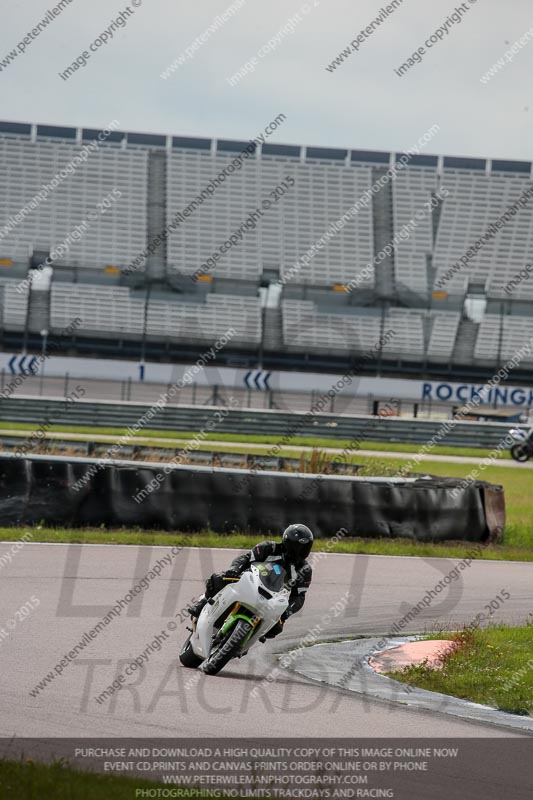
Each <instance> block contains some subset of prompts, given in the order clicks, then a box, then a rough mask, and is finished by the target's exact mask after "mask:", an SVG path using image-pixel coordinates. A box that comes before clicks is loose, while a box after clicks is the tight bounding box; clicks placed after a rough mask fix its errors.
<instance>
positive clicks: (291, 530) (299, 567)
mask: <svg viewBox="0 0 533 800" xmlns="http://www.w3.org/2000/svg"><path fill="white" fill-rule="evenodd" d="M312 547H313V533H312V531H311V530H310V528H308V527H307V526H306V525H302V524H301V523H299V522H297V523H295V524H293V525H289V527H288V528H286V530H285V531H284V532H283V536H282V539H281V542H271V541H265V542H259V544H256V545H255V547H254V548H252V550H250V551H249V552H248V553H243V555H241V556H237V558H234V559H233V561H232V562H231V567H230V568H229V569H228V570H226V571H225V572H221V573H216V572H214V573H213V574H212V575H211V576H210V577H209V578H208V579H207V581H206V584H205V594H204V595H202V596H201V597H200V598H199V599H198V600H197V601H196V603H194V604H192V605H191V606H189V608H188V611H189V613H190V615H191V617H193V618H196V619H198V617H199V616H200V613H201V611H202V609H203V608H204V606H205V605H206V603H207V602H208V600H210V599H211V598H212V597H214V596H215V595H216V594H218V592H219V591H220V590H221V589H223V588H224V586H227V585H228V583H229V582H232V581H238V580H239V578H240V576H241V575H242V573H243V572H245V571H246V570H247V569H249V568H250V565H251V563H252V562H254V561H258V562H263V561H270V562H277V563H278V564H279V565H280V566H282V567H283V568H284V569H285V570H286V571H287V574H288V575H289V586H290V587H291V594H290V598H289V606H288V608H287V610H286V611H285V612H284V613H283V614H282V616H281V617H280V619H279V620H278V622H277V623H276V624H275V625H274V627H273V628H271V629H270V630H269V631H268V633H266V634H265V638H266V639H273V638H274V636H277V635H278V634H280V633H281V632H282V631H283V625H284V624H285V621H286V620H287V619H288V618H289V617H290V616H292V615H293V614H296V612H297V611H300V609H301V608H302V606H303V604H304V602H305V593H306V592H307V590H308V589H309V586H310V585H311V579H312V575H313V570H312V569H311V565H310V564H309V562H308V561H306V559H307V556H308V555H309V553H310V552H311V548H312Z"/></svg>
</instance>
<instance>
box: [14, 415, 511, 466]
mask: <svg viewBox="0 0 533 800" xmlns="http://www.w3.org/2000/svg"><path fill="white" fill-rule="evenodd" d="M35 425H36V423H32V422H6V421H2V422H0V431H2V430H12V431H20V432H21V434H24V433H28V432H31V431H33V430H34V429H35ZM47 430H48V431H49V432H51V433H77V434H85V435H87V436H88V437H89V438H91V439H97V438H98V437H111V438H113V440H115V439H116V438H118V437H119V436H122V435H124V434H125V433H126V429H125V428H92V427H89V426H83V425H51V426H50V427H49V428H47ZM129 435H130V436H131V438H134V439H139V440H140V441H141V440H143V439H147V440H149V439H154V438H155V439H169V440H188V439H193V438H194V437H195V436H196V435H198V433H195V432H194V431H161V430H150V429H147V430H145V429H143V430H142V431H139V432H138V433H137V434H134V435H131V434H129ZM202 438H203V439H204V441H206V442H209V441H215V442H228V443H231V442H236V443H241V444H252V445H253V444H271V445H275V444H277V442H278V441H279V440H280V439H281V438H282V437H280V436H261V435H255V434H238V433H207V434H203V435H202ZM291 445H292V447H296V448H297V447H322V448H328V447H329V448H339V449H343V448H345V447H348V446H349V445H350V440H348V439H335V438H324V437H306V436H295V437H293V439H291ZM168 446H169V447H175V446H177V445H176V443H175V442H174V443H172V442H169V445H168ZM352 446H353V442H352ZM360 448H361V450H375V451H376V452H386V453H417V452H418V451H419V450H420V445H418V444H403V443H402V442H373V441H363V442H361V444H360ZM204 449H205V445H204ZM259 452H264V450H261V451H259ZM431 452H432V453H433V454H434V455H442V456H464V457H470V458H485V457H486V456H488V454H489V452H490V451H489V450H488V449H487V448H480V447H446V446H444V445H440V446H436V447H434V448H433V449H432V451H431ZM508 457H509V454H508V453H507V452H506V451H501V452H500V453H498V458H508Z"/></svg>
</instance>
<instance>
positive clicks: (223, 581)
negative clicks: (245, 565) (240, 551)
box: [205, 569, 240, 597]
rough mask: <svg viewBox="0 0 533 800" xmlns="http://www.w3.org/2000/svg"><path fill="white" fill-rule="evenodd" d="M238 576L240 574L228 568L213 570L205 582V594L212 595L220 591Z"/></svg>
mask: <svg viewBox="0 0 533 800" xmlns="http://www.w3.org/2000/svg"><path fill="white" fill-rule="evenodd" d="M239 578H240V574H239V573H238V572H236V571H235V570H233V569H228V570H226V572H221V573H218V572H213V574H212V575H211V576H210V577H209V578H208V579H207V581H206V582H205V596H206V597H214V595H215V594H217V593H218V592H220V590H221V589H223V588H224V586H227V585H228V583H232V582H233V581H235V580H238V579H239Z"/></svg>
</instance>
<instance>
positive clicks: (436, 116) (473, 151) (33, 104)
mask: <svg viewBox="0 0 533 800" xmlns="http://www.w3.org/2000/svg"><path fill="white" fill-rule="evenodd" d="M57 2H58V0H56V2H54V1H53V0H24V2H20V0H4V2H3V3H2V10H1V12H0V13H1V17H2V24H1V25H0V64H1V62H2V59H5V57H6V55H8V54H9V53H10V51H12V50H13V49H17V46H18V44H19V42H21V41H22V40H23V39H24V37H25V36H26V35H27V33H28V32H29V31H31V30H32V28H34V27H35V25H36V24H37V23H38V22H39V21H40V20H41V19H42V18H43V17H44V16H45V15H46V12H47V10H48V9H52V8H54V7H55V6H56V5H57ZM138 2H140V3H141V4H140V5H139V6H137V7H135V6H134V5H133V3H138ZM231 2H232V0H200V1H199V2H190V1H189V0H187V1H186V0H130V9H131V12H132V13H131V14H130V15H129V18H128V19H127V24H126V25H125V27H123V28H119V29H118V30H117V31H116V32H115V33H114V35H113V38H112V39H111V40H110V41H109V42H108V43H107V44H106V45H105V46H102V47H100V48H99V49H98V50H97V52H92V53H91V56H90V58H89V60H88V63H87V65H86V66H85V67H84V68H80V69H79V70H78V71H76V72H75V73H74V74H73V75H72V76H71V77H70V78H69V80H68V81H63V80H62V79H61V78H60V77H59V75H58V73H59V72H63V71H64V70H65V69H67V67H69V65H70V64H71V63H72V62H73V61H75V59H76V58H77V57H78V56H79V55H80V53H82V52H83V51H84V50H87V51H89V45H90V44H91V42H93V41H94V40H95V39H96V37H98V36H99V34H100V33H102V32H103V31H105V30H106V29H108V28H109V26H110V25H111V23H112V22H113V20H114V19H116V18H117V16H118V15H119V13H120V12H121V11H122V10H123V9H125V8H126V2H125V0H124V1H123V0H91V2H90V3H89V2H87V1H86V0H85V2H83V0H72V2H71V4H70V5H69V6H68V7H66V8H65V9H64V10H63V11H62V13H61V14H60V16H58V17H56V18H55V19H54V20H53V22H52V23H51V24H50V25H49V26H48V27H46V28H45V29H44V30H43V31H42V32H41V33H40V35H39V36H37V37H36V38H35V39H34V40H33V41H31V43H30V44H29V45H28V46H27V48H26V51H25V52H24V53H23V54H19V55H18V57H17V58H15V59H14V60H13V61H12V62H11V63H10V64H8V65H7V66H4V67H3V68H2V70H1V71H0V86H1V94H0V96H1V98H2V108H1V110H0V119H4V120H11V121H24V122H40V123H49V124H56V125H62V124H65V125H79V126H86V127H100V126H104V125H105V124H106V123H107V122H109V121H110V120H112V119H117V120H119V121H120V123H121V127H122V128H123V129H125V130H133V131H144V132H153V133H172V134H176V135H182V136H202V137H217V138H232V139H248V138H250V137H253V136H255V135H257V134H258V133H259V132H260V131H261V130H262V129H263V128H264V126H265V125H266V124H267V123H268V122H269V121H270V120H271V119H273V118H274V117H275V116H276V115H277V114H279V113H280V112H283V113H285V114H286V115H287V120H286V122H285V123H284V124H283V126H282V127H281V128H280V129H279V130H278V131H277V132H276V134H275V135H274V136H273V137H272V139H271V141H276V142H279V143H289V144H312V145H318V146H333V147H351V148H357V149H377V150H394V151H396V150H398V151H399V150H403V149H407V148H408V147H409V146H411V145H412V144H414V143H415V142H416V141H417V140H418V138H419V137H420V136H421V135H422V134H423V133H424V132H425V131H426V130H427V129H429V128H430V127H431V126H432V125H434V124H435V123H437V124H438V125H440V128H441V130H440V133H439V134H438V136H437V137H436V138H435V139H434V140H433V142H432V143H431V151H432V152H434V153H441V154H445V155H459V156H460V155H467V156H486V157H497V158H511V159H513V158H516V159H527V160H529V159H532V158H533V136H532V133H533V126H532V120H533V97H532V88H531V75H532V74H533V13H532V12H533V8H532V6H531V0H508V1H507V2H505V3H504V2H502V0H477V1H476V0H467V2H465V3H464V5H465V6H467V8H468V10H467V11H464V13H463V15H462V22H461V23H460V24H459V23H456V24H453V26H450V25H449V26H448V33H447V34H444V32H443V35H444V39H443V41H441V42H439V43H438V44H436V45H435V46H434V47H432V48H431V49H426V52H425V53H424V56H423V59H422V61H421V63H416V64H415V65H414V66H412V67H411V68H410V69H409V70H408V71H407V72H406V74H405V75H404V76H403V77H398V75H397V74H396V73H395V72H394V70H395V69H396V68H398V67H399V66H400V65H401V64H402V63H403V62H405V61H406V59H407V58H409V56H411V54H412V53H413V52H414V51H415V50H417V49H418V48H419V47H420V46H423V45H424V41H425V40H426V39H427V38H428V37H429V36H431V35H432V34H433V33H434V32H435V30H436V29H437V28H439V27H440V26H441V25H443V24H444V23H445V21H446V19H447V17H448V16H449V15H450V14H452V13H453V11H454V9H455V8H456V7H458V6H460V3H458V2H451V1H449V0H431V2H429V0H403V2H402V3H401V4H399V5H398V8H397V9H396V10H395V11H394V12H393V13H392V14H391V15H390V16H389V17H388V18H387V19H386V20H385V21H384V22H383V23H382V24H381V25H380V26H379V27H378V28H377V29H376V30H375V31H374V32H373V33H372V35H371V36H369V37H368V38H366V39H365V40H364V41H363V42H362V43H361V45H360V47H359V51H358V52H354V53H352V54H351V56H350V57H349V58H347V59H346V60H345V62H344V63H343V64H342V65H341V66H339V67H337V69H336V70H335V71H333V72H329V71H327V70H326V66H327V65H328V64H329V63H331V62H332V61H333V59H334V58H335V57H336V56H337V55H338V54H339V53H340V52H341V51H342V50H343V49H344V48H345V47H348V46H349V43H350V42H351V40H353V39H356V37H357V36H358V34H359V33H360V31H361V30H362V29H363V28H366V26H367V25H369V23H370V22H371V21H372V20H373V19H374V18H375V17H376V16H377V15H378V14H379V13H380V9H381V8H382V7H383V6H386V5H387V0H356V2H354V0H307V13H302V12H299V10H300V9H301V7H302V6H303V5H304V2H303V0H269V2H268V4H267V3H260V2H258V0H245V1H244V2H243V0H237V2H238V3H242V7H241V8H240V9H238V10H237V12H236V13H235V15H234V16H233V17H232V18H231V19H229V20H228V21H227V22H226V23H225V24H223V25H222V26H220V27H219V29H218V30H216V32H214V33H212V34H211V35H210V36H209V38H208V39H207V41H206V42H205V43H203V44H202V46H201V47H200V48H199V49H198V50H196V51H195V52H194V54H193V57H192V58H191V59H188V60H187V61H186V63H184V64H183V65H181V66H179V68H178V69H177V70H176V71H175V72H174V74H171V75H170V76H169V77H168V79H167V80H163V79H162V78H161V77H160V75H161V73H162V72H163V71H164V70H165V69H166V68H168V67H169V66H170V65H171V64H172V62H173V61H174V59H176V58H177V57H178V56H179V55H180V54H181V53H182V52H183V51H184V50H185V48H186V47H188V46H189V45H190V44H191V42H193V40H194V39H195V38H196V37H197V36H199V35H200V34H202V33H203V32H204V31H206V30H207V29H208V28H209V26H210V25H211V24H212V23H213V19H214V18H215V17H216V15H217V14H221V13H222V12H223V11H224V10H225V9H227V8H228V6H229V5H230V4H231ZM397 2H398V3H399V0H397ZM297 13H300V17H301V21H298V18H297V17H296V23H295V24H294V30H293V32H292V33H286V34H284V35H282V36H281V38H280V40H279V43H278V44H277V46H276V48H275V50H274V51H273V52H271V53H270V54H269V55H267V56H265V57H263V58H258V63H257V66H256V68H255V70H254V72H253V73H252V74H248V75H247V76H246V77H245V78H244V79H243V80H242V81H240V82H239V83H238V84H237V85H235V86H230V85H229V83H228V82H227V80H226V79H227V78H229V77H231V76H232V75H234V74H235V73H236V72H237V70H239V69H240V68H241V67H242V65H243V64H244V63H245V62H247V61H250V60H251V59H252V58H253V57H254V56H255V57H256V58H257V53H258V51H259V50H260V48H262V47H263V45H265V44H266V43H267V42H268V41H269V40H270V39H272V37H274V36H275V34H277V33H278V32H279V31H280V30H281V29H282V28H283V27H284V26H285V25H286V23H287V20H288V19H289V18H291V17H293V19H294V18H295V15H296V14H297ZM529 30H531V31H532V33H531V37H532V38H531V40H529V41H528V42H527V43H525V45H524V46H523V47H522V49H520V51H519V52H518V53H517V54H516V55H515V56H514V57H513V60H512V61H511V63H506V65H505V68H504V69H502V70H501V71H500V72H499V73H498V74H497V75H495V76H494V77H492V79H491V80H490V81H489V82H488V83H487V84H483V83H481V82H480V78H481V76H482V75H484V74H485V73H486V72H487V70H489V69H490V67H491V66H492V65H493V64H494V63H495V62H497V60H498V59H499V58H502V57H504V54H505V52H506V51H507V50H508V49H509V48H510V47H511V46H512V45H513V43H514V42H516V41H517V40H519V39H520V37H522V36H524V34H525V33H526V31H529Z"/></svg>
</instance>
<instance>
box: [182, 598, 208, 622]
mask: <svg viewBox="0 0 533 800" xmlns="http://www.w3.org/2000/svg"><path fill="white" fill-rule="evenodd" d="M206 604H207V597H205V596H204V595H202V596H201V597H199V598H198V600H197V601H196V603H191V605H190V606H188V607H187V611H188V612H189V614H190V615H191V617H194V619H198V617H199V616H200V614H201V613H202V609H203V608H204V606H205V605H206Z"/></svg>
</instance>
